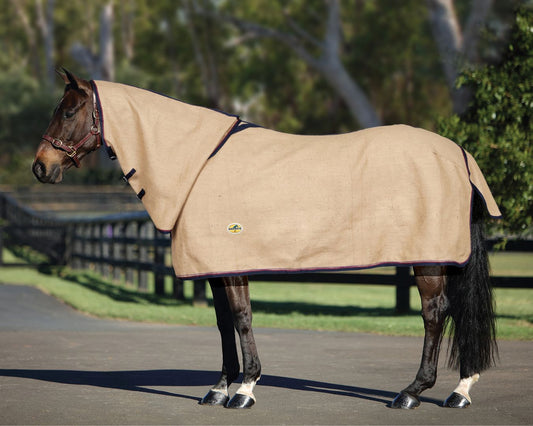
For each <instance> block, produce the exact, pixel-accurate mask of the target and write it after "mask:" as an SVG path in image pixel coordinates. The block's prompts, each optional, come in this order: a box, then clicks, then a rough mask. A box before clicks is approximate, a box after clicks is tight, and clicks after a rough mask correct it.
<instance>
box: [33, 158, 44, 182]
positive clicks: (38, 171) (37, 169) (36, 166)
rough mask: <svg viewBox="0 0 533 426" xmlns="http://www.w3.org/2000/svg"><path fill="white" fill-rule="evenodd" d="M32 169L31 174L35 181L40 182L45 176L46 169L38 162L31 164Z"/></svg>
mask: <svg viewBox="0 0 533 426" xmlns="http://www.w3.org/2000/svg"><path fill="white" fill-rule="evenodd" d="M32 169H33V174H34V175H35V177H36V178H37V179H39V180H41V179H42V178H43V177H44V176H46V167H45V165H44V164H43V163H41V162H40V161H36V162H35V163H33V167H32Z"/></svg>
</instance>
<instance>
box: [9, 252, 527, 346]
mask: <svg viewBox="0 0 533 426" xmlns="http://www.w3.org/2000/svg"><path fill="white" fill-rule="evenodd" d="M14 260H15V259H14V257H13V255H12V254H11V253H9V252H5V253H4V261H5V262H10V261H14ZM492 265H493V270H494V272H495V273H497V274H499V275H531V274H532V272H533V271H532V269H533V266H531V265H533V255H530V254H509V253H499V254H497V255H494V256H492ZM1 282H3V283H11V284H26V285H33V286H36V287H38V288H40V289H41V290H43V291H44V292H46V293H48V294H51V295H53V296H55V297H57V298H58V299H60V300H63V301H64V302H65V303H67V304H69V305H71V306H73V307H74V308H76V309H78V310H80V311H82V312H85V313H88V314H90V315H94V316H98V317H105V318H120V319H128V320H134V321H147V322H158V323H170V324H187V325H208V326H213V325H215V314H214V310H213V309H212V308H211V307H207V308H205V307H197V306H193V305H192V303H191V302H190V299H191V297H192V283H190V282H186V283H185V290H186V291H185V293H186V296H187V297H188V299H189V300H188V301H176V300H174V299H172V298H170V297H161V296H155V295H153V294H146V293H138V292H136V291H134V289H132V288H128V287H125V286H122V285H116V284H113V283H110V282H108V281H105V280H103V279H102V278H101V277H100V276H98V275H97V274H95V273H92V272H74V271H70V270H68V269H65V270H61V271H59V273H52V274H47V273H42V272H39V271H37V270H36V269H32V268H25V267H20V268H18V267H17V268H7V267H6V268H0V283H1ZM250 291H251V297H252V305H253V311H254V326H255V327H278V328H296V329H312V330H335V331H348V332H354V331H357V332H370V333H380V334H389V335H422V334H423V324H422V319H421V318H420V315H419V310H420V301H419V297H418V292H417V290H416V288H411V308H412V312H411V313H410V314H408V315H395V314H394V303H395V288H394V287H392V286H377V285H374V286H370V285H342V284H340V285H336V284H295V283H262V282H253V283H251V285H250ZM207 293H208V296H209V297H210V292H209V291H208V292H207ZM495 297H496V309H497V326H498V337H499V338H502V339H520V340H533V289H495ZM209 304H211V303H210V301H209Z"/></svg>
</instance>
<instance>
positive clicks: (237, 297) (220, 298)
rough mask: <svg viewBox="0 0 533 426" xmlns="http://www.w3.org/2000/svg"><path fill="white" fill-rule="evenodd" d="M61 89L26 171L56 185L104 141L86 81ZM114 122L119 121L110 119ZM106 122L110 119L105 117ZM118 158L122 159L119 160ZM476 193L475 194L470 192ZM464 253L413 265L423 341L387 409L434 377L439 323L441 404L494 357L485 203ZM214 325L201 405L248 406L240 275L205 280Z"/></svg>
mask: <svg viewBox="0 0 533 426" xmlns="http://www.w3.org/2000/svg"><path fill="white" fill-rule="evenodd" d="M61 75H62V77H63V79H64V81H65V83H66V88H65V92H64V96H63V98H62V99H61V101H60V103H59V105H58V106H57V108H56V110H55V112H54V115H53V118H52V121H51V123H50V124H49V126H48V128H47V130H46V132H45V134H44V136H43V138H42V140H41V142H40V144H39V147H38V149H37V153H36V156H35V161H34V163H33V173H34V174H35V176H36V177H37V179H39V181H41V182H43V183H57V182H60V181H61V180H62V176H63V173H64V172H65V170H67V169H68V168H70V167H72V166H73V165H74V166H76V167H79V166H80V161H81V160H82V158H83V157H85V155H87V154H88V153H90V152H92V151H95V150H96V149H98V148H99V147H100V146H101V145H102V144H103V142H104V141H103V140H102V139H103V138H102V117H101V116H100V112H99V110H98V108H97V102H96V94H95V93H94V86H92V85H91V82H89V81H86V80H83V79H79V78H77V77H76V76H74V75H72V74H71V73H69V72H68V71H67V72H66V74H64V75H63V74H61ZM112 119H113V120H114V119H116V120H121V117H116V118H115V117H112ZM106 120H109V117H106ZM118 159H119V161H121V158H120V157H119V158H118ZM474 192H475V191H474ZM473 198H474V199H473V207H472V219H471V238H470V241H471V255H470V258H469V260H468V262H467V263H466V265H464V266H450V265H444V264H442V265H424V264H412V266H413V268H414V275H415V281H416V285H417V287H418V290H419V293H420V298H421V302H422V317H423V320H424V328H425V337H424V346H423V351H422V359H421V363H420V367H419V369H418V372H417V374H416V376H415V379H414V381H413V382H412V383H411V384H409V386H407V387H406V388H405V389H403V390H402V391H401V392H400V393H399V394H398V395H397V397H396V398H395V399H394V400H393V401H392V403H391V407H393V408H416V407H418V406H419V405H420V398H419V397H420V394H421V393H422V392H423V391H424V390H426V389H428V388H431V387H432V386H433V385H434V384H435V381H436V378H437V362H438V357H439V350H440V345H441V341H442V337H443V332H444V329H445V327H446V324H447V323H449V324H450V327H451V328H452V329H453V332H454V333H453V339H452V346H451V350H450V361H449V364H450V366H451V367H454V368H456V369H458V370H459V372H460V381H459V385H458V386H457V388H456V389H455V390H454V391H453V392H452V394H451V395H450V396H449V397H448V398H447V399H446V400H445V401H444V406H446V407H453V408H463V407H467V406H469V405H470V404H471V398H470V394H469V392H470V389H471V387H472V385H473V384H474V383H475V382H476V381H477V380H478V379H479V373H480V372H482V371H483V370H485V369H487V368H489V367H490V366H491V365H492V364H493V363H494V360H495V357H496V355H497V347H496V341H495V322H494V312H493V300H492V290H491V287H490V281H489V272H488V260H487V253H486V251H485V248H484V244H483V242H484V239H483V216H484V211H485V210H484V207H485V206H484V204H483V202H482V200H481V198H480V197H479V196H474V197H473ZM209 283H210V286H211V290H212V293H213V301H214V306H215V311H216V318H217V326H218V329H219V331H220V335H221V340H222V357H223V361H222V372H221V375H220V379H219V380H218V382H217V383H216V384H215V385H214V386H213V387H212V388H211V389H210V390H209V392H208V393H207V394H206V396H205V397H204V398H203V399H202V400H201V401H200V403H201V404H205V405H222V406H225V407H228V408H248V407H251V406H252V405H253V404H254V403H255V397H254V394H253V389H254V386H255V384H256V382H257V381H258V380H259V378H260V375H261V364H260V361H259V357H258V353H257V349H256V345H255V341H254V335H253V331H252V310H251V306H250V297H249V291H248V279H247V276H244V275H242V276H221V277H214V278H210V279H209ZM235 330H236V331H237V333H238V335H239V339H240V347H241V351H242V362H243V382H242V384H241V386H240V387H239V389H238V390H237V391H236V393H235V395H234V396H233V397H232V398H230V397H229V393H228V388H229V386H230V385H231V384H232V382H233V381H234V380H236V379H237V376H238V375H239V372H240V365H239V360H238V352H237V345H236V338H235Z"/></svg>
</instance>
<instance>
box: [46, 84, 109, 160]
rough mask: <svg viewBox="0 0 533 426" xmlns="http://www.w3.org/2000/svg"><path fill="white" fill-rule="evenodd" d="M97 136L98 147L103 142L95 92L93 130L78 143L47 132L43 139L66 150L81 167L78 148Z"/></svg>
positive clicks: (57, 147)
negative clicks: (69, 142)
mask: <svg viewBox="0 0 533 426" xmlns="http://www.w3.org/2000/svg"><path fill="white" fill-rule="evenodd" d="M93 136H95V137H96V142H97V148H98V147H100V145H101V144H102V142H101V137H100V117H99V116H98V110H97V108H96V96H95V95H94V93H93V125H92V126H91V130H89V132H88V133H87V134H86V135H85V136H84V137H83V138H82V139H81V140H80V141H79V142H78V143H76V144H72V145H68V144H66V143H65V142H63V141H62V140H61V139H58V138H54V137H52V136H49V135H47V134H44V135H43V136H42V137H41V139H42V140H45V141H47V142H50V143H51V144H52V146H53V147H54V148H56V149H60V150H62V151H65V152H66V154H67V155H68V156H69V157H70V158H71V159H72V161H74V165H75V166H76V167H80V159H79V158H78V149H79V148H81V147H82V146H83V144H85V142H87V141H88V140H89V139H90V138H91V137H93Z"/></svg>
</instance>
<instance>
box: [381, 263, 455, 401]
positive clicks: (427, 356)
mask: <svg viewBox="0 0 533 426" xmlns="http://www.w3.org/2000/svg"><path fill="white" fill-rule="evenodd" d="M414 271H415V279H416V285H417V287H418V291H419V293H420V299H421V301H422V317H423V319H424V329H425V336H424V349H423V352H422V361H421V363H420V368H419V370H418V373H417V375H416V378H415V380H414V381H413V383H411V384H410V385H409V386H407V387H406V388H405V389H404V390H402V391H401V392H400V393H399V394H398V395H397V396H396V398H394V401H392V404H391V406H392V408H416V407H418V406H419V405H420V398H419V396H420V394H421V393H422V392H423V391H424V390H426V389H428V388H431V387H433V385H434V384H435V381H436V380H437V364H438V360H439V351H440V344H441V341H442V333H443V329H444V323H445V320H446V316H447V311H448V297H447V296H446V276H445V271H446V268H445V267H440V266H434V267H429V266H424V267H415V268H414Z"/></svg>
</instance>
